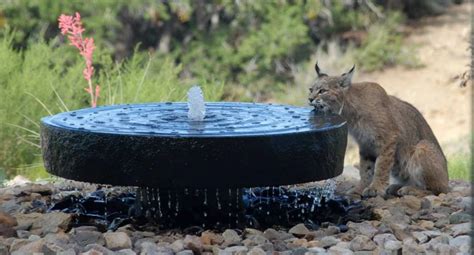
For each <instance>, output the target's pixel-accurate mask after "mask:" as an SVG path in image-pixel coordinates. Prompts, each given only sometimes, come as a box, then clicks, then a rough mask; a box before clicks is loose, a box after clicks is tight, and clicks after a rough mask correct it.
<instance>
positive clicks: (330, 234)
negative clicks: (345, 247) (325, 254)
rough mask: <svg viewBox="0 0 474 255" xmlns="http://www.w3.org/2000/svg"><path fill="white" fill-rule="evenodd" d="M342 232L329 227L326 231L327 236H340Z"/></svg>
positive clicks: (334, 227)
mask: <svg viewBox="0 0 474 255" xmlns="http://www.w3.org/2000/svg"><path fill="white" fill-rule="evenodd" d="M339 232H340V230H339V228H338V227H336V226H329V227H328V228H327V229H325V230H324V233H325V235H328V236H332V235H336V234H339Z"/></svg>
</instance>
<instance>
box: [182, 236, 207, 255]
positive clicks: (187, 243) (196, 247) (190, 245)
mask: <svg viewBox="0 0 474 255" xmlns="http://www.w3.org/2000/svg"><path fill="white" fill-rule="evenodd" d="M183 241H184V247H185V248H186V249H189V250H192V251H193V252H195V253H198V254H199V253H201V251H202V248H203V247H202V241H201V238H199V237H197V236H193V235H186V236H185V237H184V240H183Z"/></svg>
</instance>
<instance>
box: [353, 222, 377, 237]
mask: <svg viewBox="0 0 474 255" xmlns="http://www.w3.org/2000/svg"><path fill="white" fill-rule="evenodd" d="M347 226H348V227H349V229H353V230H354V231H355V232H356V233H359V234H361V235H364V236H367V237H369V238H372V237H373V236H374V235H375V234H376V233H377V232H378V229H377V228H375V227H374V226H372V225H371V224H370V223H368V222H361V223H354V222H349V223H348V224H347Z"/></svg>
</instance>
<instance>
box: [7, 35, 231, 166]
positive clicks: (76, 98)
mask: <svg viewBox="0 0 474 255" xmlns="http://www.w3.org/2000/svg"><path fill="white" fill-rule="evenodd" d="M12 38H13V34H12V36H11V37H5V38H3V40H2V41H0V58H1V59H2V60H5V61H8V63H9V64H8V65H0V98H2V99H3V100H0V120H1V123H0V140H1V141H2V143H0V168H3V169H5V171H6V172H7V175H12V174H14V173H19V172H23V173H24V172H25V171H26V172H28V169H37V167H38V166H39V165H41V160H40V158H39V155H40V151H39V120H40V118H41V117H43V116H47V115H50V114H55V113H58V112H62V111H66V110H73V109H79V108H84V107H87V106H88V105H89V101H88V95H87V94H85V93H83V91H82V85H81V84H80V82H79V81H80V80H81V79H82V69H83V60H82V59H81V57H80V56H78V55H77V54H76V52H75V49H73V48H71V47H69V46H67V45H64V44H61V43H59V42H58V41H56V40H55V41H52V42H50V43H45V42H40V43H36V44H31V45H30V47H29V48H28V49H26V50H23V51H17V50H15V49H13V47H12ZM94 54H95V56H94V59H95V60H96V61H95V68H96V71H97V73H96V74H97V75H98V76H97V80H98V81H99V83H100V84H101V85H102V88H103V93H102V94H101V100H102V102H103V103H105V104H120V103H137V102H152V101H183V100H184V99H185V98H186V91H187V89H188V88H189V87H190V86H191V85H193V84H195V83H200V85H201V86H202V88H203V91H204V93H205V96H206V100H208V101H217V100H219V99H220V97H221V96H222V89H223V88H222V87H223V82H222V81H219V80H216V79H212V78H208V77H197V78H194V79H190V78H188V79H185V78H180V77H179V74H180V72H181V70H182V69H181V66H180V65H176V64H175V62H174V61H173V60H172V59H170V58H167V57H163V56H160V55H159V54H147V53H143V52H136V53H135V54H134V55H133V57H131V58H130V59H128V60H126V61H122V62H116V63H115V62H114V61H113V60H112V57H111V56H110V53H109V52H107V51H105V50H99V49H98V50H97V51H96V52H95V53H94ZM38 164H39V165H38ZM35 171H36V170H35Z"/></svg>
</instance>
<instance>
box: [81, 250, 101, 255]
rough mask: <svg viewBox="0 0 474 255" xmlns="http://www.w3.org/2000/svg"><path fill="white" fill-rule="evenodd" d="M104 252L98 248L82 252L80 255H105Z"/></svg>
mask: <svg viewBox="0 0 474 255" xmlns="http://www.w3.org/2000/svg"><path fill="white" fill-rule="evenodd" d="M103 254H104V253H102V252H100V251H98V250H96V249H90V250H88V251H86V252H83V253H81V254H80V255H103Z"/></svg>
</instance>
